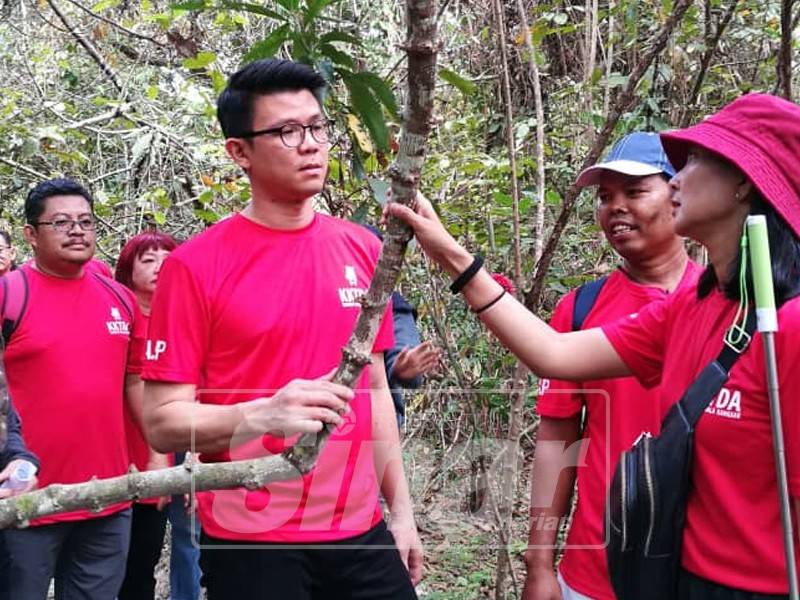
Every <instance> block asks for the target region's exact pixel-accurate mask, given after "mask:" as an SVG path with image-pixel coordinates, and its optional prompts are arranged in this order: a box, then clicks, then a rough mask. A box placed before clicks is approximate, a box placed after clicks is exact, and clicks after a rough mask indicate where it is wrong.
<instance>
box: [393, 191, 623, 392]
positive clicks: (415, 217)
mask: <svg viewBox="0 0 800 600" xmlns="http://www.w3.org/2000/svg"><path fill="white" fill-rule="evenodd" d="M386 212H387V213H388V214H389V215H392V216H395V217H397V218H399V219H402V220H403V221H405V223H406V224H408V225H409V226H410V227H411V228H412V229H413V230H414V235H415V236H416V237H417V241H418V242H419V244H420V246H422V248H423V249H424V250H425V252H426V254H427V255H428V256H429V257H430V258H431V259H433V260H434V261H435V262H437V263H439V265H441V266H442V268H444V269H445V271H447V272H448V273H449V274H450V276H451V277H452V278H453V279H455V278H456V277H458V276H459V275H460V274H461V273H463V272H464V271H465V270H466V269H467V267H469V266H470V265H471V264H472V261H473V260H474V257H473V256H472V255H471V254H470V253H469V252H467V250H466V249H464V248H463V247H462V246H460V245H459V244H458V242H456V241H455V240H454V239H453V237H452V236H451V235H450V234H449V233H448V232H447V230H446V229H445V228H444V226H443V225H442V223H441V221H439V217H438V216H437V215H436V212H435V211H434V210H433V207H432V206H431V204H430V202H428V200H426V199H425V198H424V197H423V196H421V195H420V196H418V199H417V210H416V212H415V211H412V210H411V209H410V208H408V207H406V206H403V205H401V204H397V203H395V202H392V203H389V204H388V205H387V208H386ZM503 291H504V290H503V287H502V286H501V285H500V284H499V283H497V282H496V281H495V280H494V279H492V277H491V276H490V275H489V274H488V273H487V272H486V271H485V270H484V269H481V270H480V271H478V273H477V274H476V275H475V276H474V277H473V278H472V279H471V280H470V281H469V283H467V285H466V286H465V287H464V289H463V294H464V298H465V299H466V301H467V303H468V304H469V306H470V308H472V309H473V310H478V309H480V308H482V307H484V306H486V305H488V304H489V303H490V302H492V301H494V300H495V299H496V298H498V296H500V294H501V293H502V292H503ZM479 318H480V319H481V321H483V323H484V324H485V325H486V326H487V327H488V328H489V329H490V330H491V331H492V333H494V334H495V335H496V336H497V338H498V339H499V340H500V342H501V343H502V344H503V345H504V346H505V347H506V348H508V349H509V350H511V352H513V353H514V354H515V355H516V356H517V358H519V359H520V360H521V361H522V362H523V363H524V364H525V365H526V366H527V367H528V368H529V369H530V370H531V371H533V372H534V373H536V374H537V375H538V376H540V377H552V378H557V379H568V380H571V381H585V380H587V379H603V378H606V377H620V376H624V375H629V374H630V370H629V369H628V367H627V365H625V363H624V362H623V361H622V359H621V358H620V356H619V354H617V352H616V350H614V347H613V346H612V345H611V343H610V342H609V341H608V338H606V336H605V334H604V333H603V332H602V331H601V330H600V329H587V330H584V331H575V332H569V333H558V332H557V331H555V330H554V329H552V328H551V327H550V326H549V325H548V324H547V323H545V322H544V321H542V320H541V319H539V318H537V317H536V316H535V315H534V314H532V313H531V312H530V311H528V310H527V309H526V308H525V307H524V306H523V305H522V304H520V303H519V302H518V301H517V300H516V299H515V298H514V297H513V296H511V295H510V294H504V295H503V297H502V298H501V299H500V300H499V301H497V302H495V303H494V304H493V305H492V306H491V308H489V309H487V310H485V311H483V312H481V313H480V316H479Z"/></svg>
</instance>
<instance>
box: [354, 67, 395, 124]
mask: <svg viewBox="0 0 800 600" xmlns="http://www.w3.org/2000/svg"><path fill="white" fill-rule="evenodd" d="M355 76H356V77H357V78H358V79H360V80H362V81H363V82H364V83H366V84H367V85H368V86H369V87H370V88H372V91H373V92H374V93H375V95H376V96H377V97H378V99H379V100H380V101H381V104H383V105H384V106H385V107H386V110H388V111H389V114H390V115H391V116H392V117H393V118H395V119H396V118H398V116H399V114H400V109H399V108H398V107H397V100H395V97H394V92H393V91H392V88H391V86H389V84H388V83H386V80H385V79H384V78H383V77H381V76H379V75H376V74H375V73H373V72H371V71H362V72H361V73H357V74H356V75H355Z"/></svg>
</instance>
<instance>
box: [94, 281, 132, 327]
mask: <svg viewBox="0 0 800 600" xmlns="http://www.w3.org/2000/svg"><path fill="white" fill-rule="evenodd" d="M92 276H93V277H94V278H95V279H97V281H99V282H100V283H101V284H102V285H103V287H105V288H106V289H107V290H108V291H109V292H111V294H112V295H113V296H114V297H116V299H117V300H119V303H120V304H122V307H123V308H124V309H125V312H126V313H128V319H129V320H130V321H133V307H131V305H130V304H128V301H127V300H126V299H125V298H124V297H123V295H122V294H120V293H119V292H118V291H117V289H116V288H115V287H114V284H113V283H112V282H111V281H109V279H108V278H107V277H104V276H103V275H100V274H99V273H92Z"/></svg>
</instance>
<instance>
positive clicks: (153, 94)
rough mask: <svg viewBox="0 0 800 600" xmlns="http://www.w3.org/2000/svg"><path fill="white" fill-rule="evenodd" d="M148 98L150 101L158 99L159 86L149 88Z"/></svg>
mask: <svg viewBox="0 0 800 600" xmlns="http://www.w3.org/2000/svg"><path fill="white" fill-rule="evenodd" d="M147 97H148V98H149V99H150V100H155V99H156V98H158V86H155V85H151V86H150V87H148V88H147Z"/></svg>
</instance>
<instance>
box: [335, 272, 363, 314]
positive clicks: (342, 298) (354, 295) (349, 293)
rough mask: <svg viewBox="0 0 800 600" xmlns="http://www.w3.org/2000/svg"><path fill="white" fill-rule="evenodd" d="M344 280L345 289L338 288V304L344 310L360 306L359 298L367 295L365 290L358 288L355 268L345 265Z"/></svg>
mask: <svg viewBox="0 0 800 600" xmlns="http://www.w3.org/2000/svg"><path fill="white" fill-rule="evenodd" d="M344 278H345V281H347V287H340V288H339V302H341V303H342V306H344V307H345V308H352V307H359V306H361V297H362V296H363V295H364V294H366V293H367V290H366V289H365V288H360V287H358V276H357V275H356V268H355V267H354V266H352V265H345V267H344Z"/></svg>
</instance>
